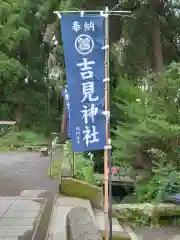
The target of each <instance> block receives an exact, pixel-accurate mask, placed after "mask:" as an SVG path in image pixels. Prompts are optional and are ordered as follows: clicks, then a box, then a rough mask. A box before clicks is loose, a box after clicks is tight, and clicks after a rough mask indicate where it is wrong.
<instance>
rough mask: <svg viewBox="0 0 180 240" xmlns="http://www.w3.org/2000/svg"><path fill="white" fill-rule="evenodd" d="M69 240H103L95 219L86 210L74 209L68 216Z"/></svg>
mask: <svg viewBox="0 0 180 240" xmlns="http://www.w3.org/2000/svg"><path fill="white" fill-rule="evenodd" d="M67 239H68V240H102V237H101V235H100V233H99V231H98V229H97V227H96V225H95V223H94V220H93V218H92V217H91V215H90V214H89V211H88V210H87V209H86V208H81V207H76V208H73V209H72V210H71V211H70V212H69V213H68V215H67Z"/></svg>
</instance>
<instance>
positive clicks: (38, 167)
mask: <svg viewBox="0 0 180 240" xmlns="http://www.w3.org/2000/svg"><path fill="white" fill-rule="evenodd" d="M48 166H49V158H48V157H40V154H39V153H7V154H0V196H3V197H5V196H19V195H20V193H21V192H22V191H24V190H49V191H48V192H46V193H43V192H42V193H41V194H40V195H39V196H38V197H42V198H47V204H46V207H45V209H44V213H43V217H42V221H41V222H40V226H39V230H38V232H37V236H36V238H35V239H37V240H44V239H45V236H46V231H47V227H48V222H49V217H50V213H51V209H52V205H53V202H54V197H55V196H56V194H57V193H58V181H57V180H52V179H48V176H47V174H48ZM1 204H2V203H0V205H1ZM0 208H1V206H0ZM0 224H1V222H0ZM31 236H32V234H31V233H30V235H29V238H27V237H22V238H20V239H23V240H24V239H32V237H31Z"/></svg>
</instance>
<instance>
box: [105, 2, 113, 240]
mask: <svg viewBox="0 0 180 240" xmlns="http://www.w3.org/2000/svg"><path fill="white" fill-rule="evenodd" d="M105 14H106V15H105V46H106V47H105V64H104V66H105V79H109V9H108V7H106V9H105ZM109 111H110V99H109V81H108V80H107V81H105V112H109ZM110 144H111V143H110V119H108V117H107V118H106V146H108V145H110ZM108 172H109V181H108ZM108 182H109V186H108ZM108 195H109V196H108ZM111 196H112V189H111V151H110V149H105V150H104V213H105V240H108V239H110V240H112V199H111ZM108 213H109V214H108ZM108 216H109V217H110V218H109V217H108ZM109 230H110V234H109Z"/></svg>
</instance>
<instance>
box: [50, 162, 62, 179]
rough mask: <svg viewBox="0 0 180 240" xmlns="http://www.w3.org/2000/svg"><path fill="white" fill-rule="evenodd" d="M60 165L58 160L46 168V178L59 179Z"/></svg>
mask: <svg viewBox="0 0 180 240" xmlns="http://www.w3.org/2000/svg"><path fill="white" fill-rule="evenodd" d="M60 171H61V163H60V161H59V160H54V161H53V164H52V165H51V167H49V168H48V177H50V178H58V177H60Z"/></svg>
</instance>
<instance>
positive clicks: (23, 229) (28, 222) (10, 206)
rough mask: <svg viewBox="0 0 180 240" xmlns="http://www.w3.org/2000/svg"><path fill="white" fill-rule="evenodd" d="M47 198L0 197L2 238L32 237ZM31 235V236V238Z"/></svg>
mask: <svg viewBox="0 0 180 240" xmlns="http://www.w3.org/2000/svg"><path fill="white" fill-rule="evenodd" d="M44 202H45V199H42V198H39V199H38V198H36V199H23V198H20V197H19V198H18V197H14V198H13V197H7V198H6V197H0V240H4V239H8V240H11V239H12V240H18V239H19V237H21V239H22V240H23V239H24V240H25V239H27V238H26V237H27V232H28V239H32V236H33V234H34V231H35V229H36V226H37V224H38V222H39V221H38V220H39V217H40V214H41V212H42V210H43V205H44ZM29 237H30V238H29Z"/></svg>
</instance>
